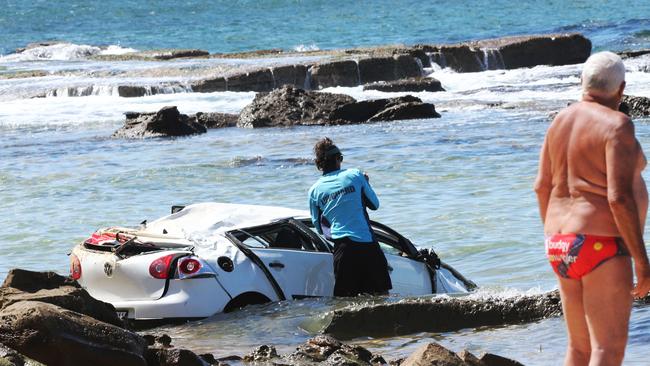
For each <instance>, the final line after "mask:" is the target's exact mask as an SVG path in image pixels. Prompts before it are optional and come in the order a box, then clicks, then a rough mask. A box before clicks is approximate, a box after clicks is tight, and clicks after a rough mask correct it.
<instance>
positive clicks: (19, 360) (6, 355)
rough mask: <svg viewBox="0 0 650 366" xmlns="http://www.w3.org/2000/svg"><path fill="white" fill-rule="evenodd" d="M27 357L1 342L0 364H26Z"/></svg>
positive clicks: (5, 365) (3, 365)
mask: <svg viewBox="0 0 650 366" xmlns="http://www.w3.org/2000/svg"><path fill="white" fill-rule="evenodd" d="M24 365H25V357H23V355H21V354H20V353H18V352H16V351H14V350H13V349H11V348H9V347H6V346H5V345H3V344H2V343H0V366H24Z"/></svg>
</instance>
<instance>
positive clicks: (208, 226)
mask: <svg viewBox="0 0 650 366" xmlns="http://www.w3.org/2000/svg"><path fill="white" fill-rule="evenodd" d="M372 227H373V230H374V232H375V234H376V237H377V239H378V241H379V243H380V246H381V248H382V249H383V250H384V253H385V254H386V259H387V260H388V264H389V271H390V276H391V280H392V282H393V289H392V290H391V291H390V293H391V294H399V295H402V296H414V295H424V294H432V293H449V292H467V291H470V290H471V289H472V288H473V287H475V285H474V284H473V283H472V282H471V281H468V280H466V279H465V278H464V277H463V276H462V275H460V274H459V273H458V272H456V271H455V270H454V269H453V268H451V267H449V266H448V265H446V264H444V263H441V262H440V261H439V260H438V259H437V256H436V255H435V253H433V252H432V251H426V250H425V251H418V250H417V249H416V248H415V246H414V245H413V244H412V243H411V242H410V241H409V240H408V239H406V238H405V237H403V236H402V235H400V234H398V233H397V232H395V231H394V230H392V229H390V228H388V227H386V226H385V225H382V224H380V223H377V222H372ZM332 257H333V256H332V245H331V243H329V242H328V241H326V240H325V239H324V238H323V237H321V236H320V235H319V234H317V233H316V232H315V231H314V230H313V228H311V220H310V219H309V214H308V212H305V211H299V210H293V209H287V208H282V207H270V206H256V205H238V204H226V203H200V204H194V205H191V206H186V207H183V206H174V207H172V214H171V215H168V216H165V217H162V218H160V219H158V220H155V221H153V222H150V223H146V222H143V223H142V224H141V225H140V227H139V228H122V227H111V228H106V229H101V230H98V231H97V232H95V233H94V234H92V236H91V237H90V238H89V239H87V240H85V241H84V242H82V243H80V244H78V245H77V246H75V247H74V249H73V250H72V252H71V254H70V272H71V276H72V277H73V278H75V279H76V280H77V281H78V282H79V283H80V284H81V285H82V286H83V287H84V288H85V289H86V290H87V291H88V292H89V293H90V295H92V296H93V297H95V298H97V299H100V300H102V301H105V302H108V303H111V304H113V306H115V308H116V310H117V311H118V314H119V315H120V316H122V317H125V318H128V319H134V320H152V319H167V320H172V319H192V318H204V317H209V316H211V315H213V314H215V313H219V312H228V311H231V310H235V309H238V308H241V307H243V306H246V305H251V304H260V303H265V302H269V301H282V300H287V299H301V298H307V297H319V296H332V294H333V289H334V272H333V258H332Z"/></svg>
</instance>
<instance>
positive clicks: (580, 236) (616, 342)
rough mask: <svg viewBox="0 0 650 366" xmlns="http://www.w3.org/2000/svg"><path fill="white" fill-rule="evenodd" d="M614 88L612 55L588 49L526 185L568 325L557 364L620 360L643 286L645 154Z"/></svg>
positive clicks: (646, 284) (619, 78)
mask: <svg viewBox="0 0 650 366" xmlns="http://www.w3.org/2000/svg"><path fill="white" fill-rule="evenodd" d="M624 88H625V67H624V65H623V62H622V61H621V59H620V57H618V56H617V55H616V54H614V53H611V52H600V53H596V54H594V55H592V56H591V57H589V59H588V60H587V62H585V65H584V69H583V72H582V90H583V96H582V101H580V102H578V103H574V104H572V105H570V106H569V107H567V108H566V109H564V110H562V111H561V112H560V113H559V114H558V115H557V117H555V120H554V121H553V123H552V124H551V126H550V127H549V129H548V132H547V134H546V138H545V140H544V144H543V146H542V151H541V154H540V162H539V174H538V176H537V181H536V183H535V191H536V193H537V199H538V201H539V209H540V214H541V217H542V221H543V223H544V232H545V235H546V242H545V247H546V254H547V257H548V260H549V262H550V263H551V265H552V267H553V270H554V271H555V273H556V275H557V278H558V281H559V286H560V294H561V297H562V307H563V310H564V317H565V320H566V324H567V329H568V336H569V344H568V347H567V354H566V357H565V360H564V362H565V365H587V364H588V365H620V364H621V363H622V362H623V356H624V353H625V346H626V344H627V334H628V325H629V319H630V312H631V307H632V301H633V297H642V296H645V295H646V294H647V293H648V291H649V290H650V264H649V263H648V256H647V254H646V249H645V244H644V242H643V229H644V224H645V219H646V212H647V209H648V193H647V190H646V186H645V182H644V181H643V178H642V177H641V171H642V170H643V169H644V168H645V166H646V159H645V156H644V154H643V151H642V150H641V146H640V145H639V142H638V141H637V140H636V138H635V136H634V124H633V123H632V121H631V120H630V118H628V117H627V116H626V115H624V114H623V113H620V112H618V107H619V104H620V102H621V97H622V95H623V89H624ZM630 255H631V257H632V258H633V259H634V270H635V273H636V277H637V284H636V286H633V281H632V262H631V259H630Z"/></svg>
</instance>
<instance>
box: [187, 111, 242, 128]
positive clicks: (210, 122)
mask: <svg viewBox="0 0 650 366" xmlns="http://www.w3.org/2000/svg"><path fill="white" fill-rule="evenodd" d="M190 119H193V120H195V121H196V122H197V123H199V124H200V125H203V126H204V127H205V128H208V129H210V128H224V127H235V126H236V125H237V120H238V119H239V115H238V114H230V113H217V112H208V113H203V112H197V113H196V114H195V115H190Z"/></svg>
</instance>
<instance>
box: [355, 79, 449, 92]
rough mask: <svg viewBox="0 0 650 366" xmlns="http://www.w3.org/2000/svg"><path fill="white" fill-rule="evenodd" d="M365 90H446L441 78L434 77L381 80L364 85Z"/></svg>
mask: <svg viewBox="0 0 650 366" xmlns="http://www.w3.org/2000/svg"><path fill="white" fill-rule="evenodd" d="M363 90H379V91H383V92H423V91H427V92H437V91H445V89H444V88H443V87H442V85H441V84H440V80H437V79H434V78H409V79H401V80H395V81H380V82H376V83H372V84H367V85H364V86H363Z"/></svg>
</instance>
